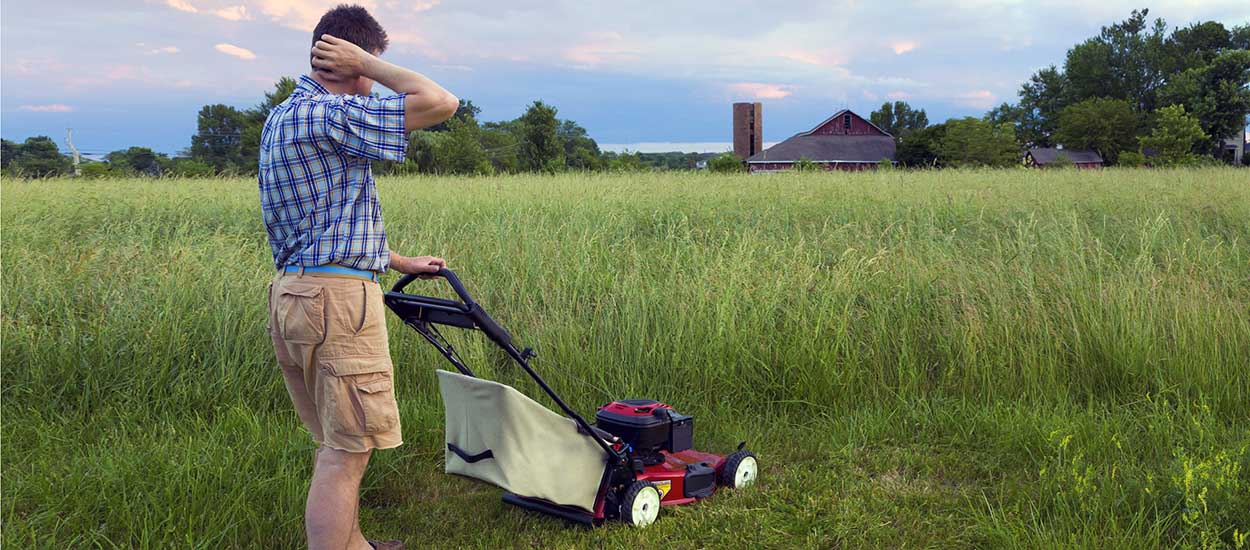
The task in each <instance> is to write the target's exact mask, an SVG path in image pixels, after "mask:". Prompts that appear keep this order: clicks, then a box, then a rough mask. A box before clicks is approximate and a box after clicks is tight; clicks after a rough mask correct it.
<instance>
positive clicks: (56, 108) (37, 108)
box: [18, 103, 74, 113]
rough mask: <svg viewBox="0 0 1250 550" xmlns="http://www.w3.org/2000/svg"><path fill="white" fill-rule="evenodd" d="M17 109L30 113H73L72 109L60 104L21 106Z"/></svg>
mask: <svg viewBox="0 0 1250 550" xmlns="http://www.w3.org/2000/svg"><path fill="white" fill-rule="evenodd" d="M18 109H19V110H22V111H29V112H32V113H71V112H73V111H74V108H73V107H70V106H69V105H63V104H61V103H51V104H48V105H22V106H21V107H18Z"/></svg>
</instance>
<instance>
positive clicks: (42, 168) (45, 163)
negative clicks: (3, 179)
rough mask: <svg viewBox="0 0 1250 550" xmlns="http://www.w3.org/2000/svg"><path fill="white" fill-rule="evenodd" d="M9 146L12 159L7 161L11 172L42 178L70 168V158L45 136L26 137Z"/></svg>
mask: <svg viewBox="0 0 1250 550" xmlns="http://www.w3.org/2000/svg"><path fill="white" fill-rule="evenodd" d="M10 143H11V144H12V142H10ZM10 147H11V148H12V153H11V154H12V155H13V159H12V160H10V161H9V164H8V169H9V171H10V172H11V173H16V174H19V175H22V176H27V177H36V178H42V177H49V176H60V175H63V174H65V173H67V172H69V170H70V160H69V159H67V158H65V156H64V155H62V154H61V151H60V150H59V149H58V148H57V146H56V142H55V141H52V139H51V138H49V137H47V136H35V137H31V138H26V141H24V142H22V144H21V145H17V144H12V145H10Z"/></svg>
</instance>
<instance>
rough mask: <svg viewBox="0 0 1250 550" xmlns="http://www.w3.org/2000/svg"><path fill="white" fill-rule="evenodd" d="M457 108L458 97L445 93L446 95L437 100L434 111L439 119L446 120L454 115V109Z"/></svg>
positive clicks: (458, 103)
mask: <svg viewBox="0 0 1250 550" xmlns="http://www.w3.org/2000/svg"><path fill="white" fill-rule="evenodd" d="M459 108H460V98H458V97H456V96H455V95H453V94H451V93H448V94H446V97H444V98H443V100H442V101H441V102H439V104H438V107H436V112H437V113H438V118H439V119H440V120H447V119H449V118H451V117H452V116H454V115H455V114H456V110H457V109H459Z"/></svg>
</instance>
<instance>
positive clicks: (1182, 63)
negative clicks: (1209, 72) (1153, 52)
mask: <svg viewBox="0 0 1250 550" xmlns="http://www.w3.org/2000/svg"><path fill="white" fill-rule="evenodd" d="M1232 39H1233V35H1232V34H1231V33H1229V32H1228V30H1227V29H1225V28H1224V25H1223V24H1221V23H1219V22H1216V21H1206V22H1203V23H1194V24H1192V25H1190V26H1188V27H1185V28H1182V29H1176V30H1175V31H1173V32H1172V36H1170V37H1169V38H1168V41H1167V43H1166V44H1165V48H1164V49H1165V52H1166V55H1167V61H1166V65H1165V70H1166V71H1167V72H1168V73H1169V74H1174V73H1179V72H1182V71H1184V70H1186V69H1192V68H1195V67H1202V66H1204V65H1208V64H1210V63H1211V61H1213V60H1214V59H1215V56H1217V55H1219V53H1220V52H1221V51H1224V50H1226V49H1228V48H1230V47H1232V46H1233V42H1232ZM1243 49H1244V48H1243Z"/></svg>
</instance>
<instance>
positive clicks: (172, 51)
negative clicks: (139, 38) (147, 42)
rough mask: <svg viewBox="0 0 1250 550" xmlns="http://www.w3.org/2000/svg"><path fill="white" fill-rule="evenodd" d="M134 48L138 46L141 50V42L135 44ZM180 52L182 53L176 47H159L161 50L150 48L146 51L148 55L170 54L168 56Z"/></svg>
mask: <svg viewBox="0 0 1250 550" xmlns="http://www.w3.org/2000/svg"><path fill="white" fill-rule="evenodd" d="M136 46H139V47H141V48H142V47H144V46H143V43H142V42H140V43H138V44H136ZM180 51H182V50H180V49H178V47H177V46H164V47H161V48H151V49H149V50H148V55H160V54H170V55H173V54H176V53H178V52H180Z"/></svg>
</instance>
